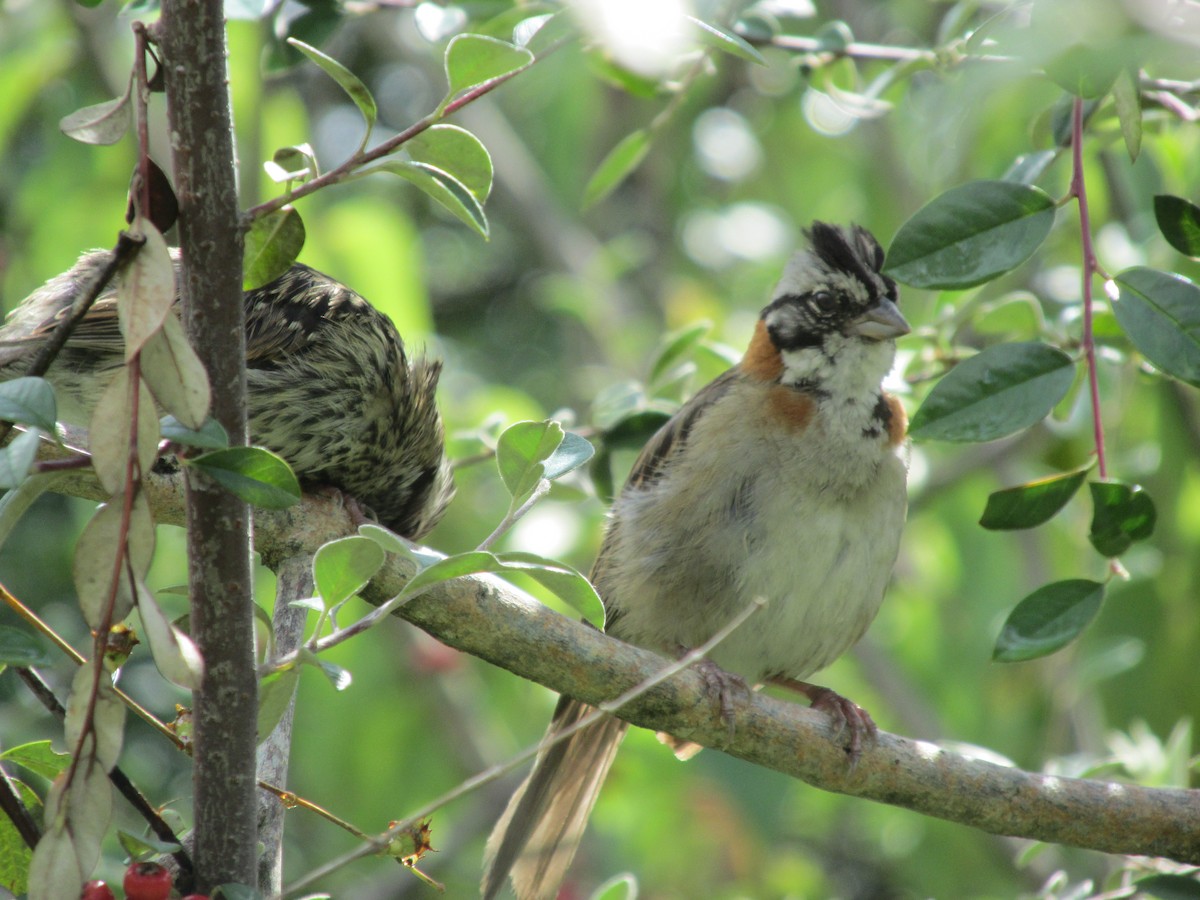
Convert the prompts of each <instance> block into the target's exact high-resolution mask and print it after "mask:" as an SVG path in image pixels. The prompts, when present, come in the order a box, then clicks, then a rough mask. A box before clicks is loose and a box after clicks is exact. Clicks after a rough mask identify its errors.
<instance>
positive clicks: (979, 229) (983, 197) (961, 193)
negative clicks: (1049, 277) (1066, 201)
mask: <svg viewBox="0 0 1200 900" xmlns="http://www.w3.org/2000/svg"><path fill="white" fill-rule="evenodd" d="M1053 223H1054V201H1053V200H1052V199H1051V198H1050V197H1049V196H1048V195H1047V194H1046V193H1045V192H1044V191H1042V190H1040V189H1038V188H1036V187H1032V186H1031V185H1027V184H1019V183H1016V182H1012V181H973V182H971V183H969V184H964V185H960V186H959V187H956V188H952V189H951V190H949V191H947V192H946V193H944V194H942V195H941V196H939V197H935V198H934V199H933V200H931V201H930V202H929V203H927V204H926V205H925V206H923V207H921V209H919V210H917V212H916V213H915V214H914V215H913V217H912V218H911V219H909V220H908V221H907V222H905V223H904V224H903V225H901V226H900V230H899V231H898V232H897V233H896V238H895V240H894V241H893V242H892V246H891V247H890V248H889V249H888V254H887V263H886V264H885V266H884V271H885V272H886V273H887V274H888V275H890V276H892V277H893V278H895V279H896V280H897V281H900V282H903V283H904V284H907V285H911V286H912V287H918V288H933V289H940V290H955V289H962V288H968V287H973V286H974V285H977V284H982V283H983V282H985V281H990V280H991V279H993V278H995V277H996V276H998V275H1002V274H1004V273H1005V272H1008V271H1010V270H1011V269H1015V268H1016V267H1017V266H1019V265H1020V264H1021V263H1023V262H1025V260H1027V259H1029V257H1030V256H1032V255H1033V252H1034V251H1035V250H1036V249H1037V248H1038V246H1039V245H1040V244H1041V243H1042V241H1043V240H1045V239H1046V235H1047V234H1049V232H1050V226H1051V225H1052V224H1053Z"/></svg>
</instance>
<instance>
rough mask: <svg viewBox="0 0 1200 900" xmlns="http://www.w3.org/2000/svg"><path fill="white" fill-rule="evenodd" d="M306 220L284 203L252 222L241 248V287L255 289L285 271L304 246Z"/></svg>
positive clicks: (247, 289)
mask: <svg viewBox="0 0 1200 900" xmlns="http://www.w3.org/2000/svg"><path fill="white" fill-rule="evenodd" d="M305 236H306V235H305V230H304V220H303V219H301V218H300V213H298V212H296V210H295V208H294V207H291V206H285V207H283V209H277V210H275V211H274V212H270V213H267V214H266V215H265V216H260V217H259V218H257V219H255V220H254V221H253V222H251V223H250V230H249V231H247V232H246V244H245V247H244V248H243V250H242V290H244V291H252V290H254V289H255V288H260V287H262V286H263V285H266V284H270V283H271V282H272V281H274V280H275V279H276V278H278V277H279V276H281V275H283V273H285V272H286V271H287V270H288V269H290V268H291V267H292V264H293V263H294V262H295V261H296V257H298V256H299V255H300V251H301V250H302V249H304V239H305Z"/></svg>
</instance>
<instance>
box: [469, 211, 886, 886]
mask: <svg viewBox="0 0 1200 900" xmlns="http://www.w3.org/2000/svg"><path fill="white" fill-rule="evenodd" d="M807 237H808V241H809V246H808V248H806V249H804V250H801V251H800V252H799V253H797V254H796V255H795V256H794V257H793V258H792V259H791V261H790V262H789V263H788V265H787V267H786V269H785V270H784V273H783V277H782V279H781V280H780V282H779V285H778V286H777V287H776V289H775V293H774V297H773V299H772V301H771V303H770V304H769V305H768V306H767V307H766V308H765V309H764V310H763V311H762V315H761V317H760V319H759V321H758V324H757V326H756V329H755V332H754V336H753V338H752V339H751V341H750V346H749V349H748V350H747V351H746V354H745V356H744V357H743V359H742V361H741V362H740V363H739V364H738V365H737V366H735V367H734V368H732V369H730V370H729V371H727V372H726V373H725V374H723V375H721V376H720V377H718V378H717V379H716V380H714V381H713V382H711V383H710V384H709V385H708V386H706V387H705V388H703V389H702V390H701V391H700V392H699V393H697V394H696V395H695V396H694V397H693V398H692V399H691V400H690V401H689V402H688V403H686V404H685V405H684V406H683V408H682V409H680V410H679V412H678V413H676V414H675V415H674V416H673V417H672V418H671V419H670V421H668V422H667V423H666V424H665V425H664V426H663V427H662V428H661V429H660V430H659V432H658V433H657V434H655V435H654V437H653V438H651V440H650V442H649V443H648V444H647V445H646V448H645V449H644V450H643V451H642V454H641V456H640V457H639V458H638V460H637V462H636V463H635V464H634V467H633V472H632V474H631V475H630V477H629V480H628V482H627V484H626V485H625V488H624V490H623V491H622V492H621V495H620V496H619V497H618V498H617V500H616V502H615V504H614V506H613V510H612V518H611V522H610V525H609V528H608V532H607V536H606V537H605V540H604V543H603V545H602V547H601V549H600V553H599V555H598V557H597V560H596V564H595V567H594V568H593V570H592V580H593V582H594V584H595V586H596V589H597V591H598V592H599V594H600V596H601V598H602V599H603V601H604V606H605V611H606V619H607V621H606V624H605V630H606V632H607V633H609V634H611V635H613V636H615V637H617V638H620V639H621V640H624V641H628V642H629V643H631V644H636V645H638V646H640V647H645V648H648V649H651V650H655V651H658V652H660V653H664V654H667V655H670V656H676V655H678V654H679V652H680V651H681V650H682V649H686V648H693V647H697V646H700V645H701V644H703V643H704V642H706V641H708V640H709V639H710V638H711V637H712V636H713V635H714V634H715V633H716V632H717V631H718V630H719V629H721V628H722V627H723V626H725V625H726V624H727V623H729V622H730V621H732V620H733V619H734V618H735V617H736V616H737V615H738V614H739V613H740V612H741V611H742V610H743V609H744V608H745V607H746V606H747V605H748V604H750V603H752V602H754V601H755V600H756V598H762V599H764V600H765V601H766V607H765V608H764V609H762V610H760V611H759V612H757V613H755V614H754V615H752V616H750V618H749V619H747V620H746V621H745V622H744V623H743V624H742V625H741V626H740V627H739V628H737V629H736V630H735V631H733V632H732V633H731V634H730V635H729V636H728V637H726V638H725V640H724V641H722V642H721V643H720V644H718V645H717V646H716V648H715V649H714V650H713V651H712V652H711V654H710V657H709V658H710V659H711V661H712V662H713V663H715V664H716V665H718V666H720V667H721V669H723V670H725V672H728V673H732V674H733V675H735V676H740V677H741V678H743V679H744V680H745V682H747V683H750V684H759V683H763V682H776V683H782V684H786V685H788V686H790V687H793V688H796V689H799V690H801V691H802V692H804V693H805V694H807V695H808V696H809V698H810V699H811V700H812V702H813V705H814V706H816V707H818V708H822V709H825V710H827V711H828V712H829V713H830V714H831V715H832V716H834V718H835V719H836V721H837V723H838V725H839V727H846V728H848V729H849V732H850V750H851V752H852V754H853V753H857V748H858V742H859V740H860V737H861V735H862V734H863V733H870V732H873V731H874V723H873V722H871V719H870V717H869V716H868V715H867V714H866V713H865V712H864V711H863V710H861V709H860V708H859V707H857V706H855V705H854V704H853V703H851V702H850V701H848V700H845V699H844V698H842V697H840V696H838V695H837V694H834V693H833V692H832V691H830V690H828V689H827V688H821V687H817V686H815V685H810V684H807V683H805V682H803V681H802V680H801V679H804V678H807V677H808V676H809V675H811V674H812V673H813V672H816V671H818V670H819V669H822V668H824V667H825V666H827V665H829V664H830V663H831V662H833V660H835V659H836V658H837V657H838V656H839V655H841V654H842V653H843V652H845V651H846V650H847V649H848V648H849V647H850V646H851V645H852V644H853V643H854V642H855V641H857V640H858V639H859V637H861V636H862V634H863V632H864V631H865V630H866V629H867V626H868V625H869V624H870V623H871V620H872V619H874V617H875V614H876V612H877V611H878V609H879V605H880V602H881V601H882V599H883V592H884V588H885V587H886V585H887V582H888V579H889V577H890V574H891V570H892V565H893V564H894V562H895V560H896V554H897V551H898V547H899V543H900V532H901V530H902V528H903V525H904V517H905V511H906V507H907V493H906V485H905V481H906V464H905V458H904V436H905V427H906V417H905V413H904V409H903V407H902V406H901V405H900V402H899V401H898V400H897V399H896V398H895V397H892V396H890V395H888V394H887V393H885V392H884V391H883V390H882V387H881V384H882V382H883V379H884V376H885V375H887V373H888V371H889V370H890V369H891V367H892V363H893V359H894V356H895V343H894V340H895V338H897V337H899V336H900V335H903V334H906V333H907V332H908V331H909V326H908V323H907V322H906V321H905V319H904V317H903V316H902V315H901V313H900V310H899V309H898V308H897V306H896V284H895V282H894V281H892V280H891V279H890V278H888V277H887V276H885V275H883V274H882V273H881V268H882V265H883V259H884V253H883V249H882V248H881V247H880V245H879V243H878V242H877V241H876V240H875V238H874V237H872V236H871V234H870V233H869V232H867V231H866V230H865V229H863V228H859V227H857V226H854V227H850V228H841V227H836V226H832V225H827V224H824V223H821V222H815V223H813V225H812V227H811V228H810V229H809V230H808V232H807ZM590 711H591V708H590V707H588V706H587V705H585V704H583V703H580V702H579V701H577V700H573V699H571V698H569V697H565V696H564V697H562V698H561V699H560V701H559V704H558V707H557V709H556V711H555V713H554V718H553V720H552V721H551V724H550V734H553V733H555V732H557V731H561V730H562V729H564V728H566V727H567V726H569V725H571V724H573V723H575V722H577V721H578V720H579V719H580V718H582V717H583V716H584V715H586V714H588V713H589V712H590ZM626 728H627V726H626V724H625V723H624V722H621V721H620V720H619V719H615V718H612V717H604V718H601V719H600V720H599V721H598V722H597V723H596V724H594V725H591V726H589V727H587V728H585V729H583V730H581V731H579V732H577V733H576V734H574V735H572V736H571V737H569V738H567V739H565V740H563V741H561V742H559V743H557V744H555V745H553V746H550V747H548V748H547V749H544V750H543V751H542V752H541V753H540V754H539V756H538V759H537V761H536V762H535V764H534V769H533V772H532V773H531V774H530V776H529V778H528V779H526V781H525V783H524V784H523V785H522V786H521V787H520V788H519V789H518V790H517V792H516V793H515V794H514V795H513V798H512V799H511V800H510V801H509V805H508V808H507V809H506V810H505V813H504V815H503V817H502V818H501V820H500V822H499V823H498V824H497V825H496V828H495V830H494V831H493V833H492V836H491V839H490V840H489V841H488V854H487V856H488V859H487V863H486V869H487V871H486V873H485V875H484V880H483V886H482V892H483V896H484V897H485V898H491V897H494V896H495V895H496V894H497V893H498V892H499V891H500V889H501V887H502V886H503V882H504V879H505V876H506V875H507V874H509V873H510V872H511V874H512V879H513V886H514V888H515V890H516V894H517V896H518V897H519V898H521V900H552V898H553V897H554V896H555V895H556V893H557V890H558V885H559V884H560V883H561V881H562V879H563V876H564V875H565V873H566V870H567V868H568V866H569V865H570V862H571V858H572V857H573V856H574V853H575V849H576V847H577V846H578V843H579V839H580V837H581V835H582V833H583V829H584V826H585V825H586V823H587V818H588V815H589V813H590V811H591V808H592V806H593V804H594V803H595V800H596V796H597V794H598V793H599V790H600V786H601V784H602V782H603V780H604V777H605V775H606V774H607V771H608V768H609V766H610V765H611V763H612V760H613V758H614V757H615V755H616V750H617V746H618V744H619V743H620V741H621V738H622V736H623V735H624V733H625V730H626Z"/></svg>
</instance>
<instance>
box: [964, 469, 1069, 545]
mask: <svg viewBox="0 0 1200 900" xmlns="http://www.w3.org/2000/svg"><path fill="white" fill-rule="evenodd" d="M1086 477H1087V472H1086V470H1085V471H1080V472H1068V473H1067V474H1065V475H1055V476H1054V477H1052V478H1043V479H1041V480H1039V481H1032V482H1030V483H1029V484H1022V485H1020V486H1018V487H1011V488H1006V489H1005V490H1002V491H995V492H993V493H992V494H991V495H989V496H988V499H987V507H986V508H985V509H984V511H983V517H982V518H981V519H980V520H979V524H980V525H982V526H983V527H984V528H991V529H994V530H1000V529H1011V528H1033V527H1035V526H1037V525H1041V524H1042V523H1043V522H1048V521H1049V520H1050V519H1051V518H1053V517H1054V515H1055V514H1056V513H1057V512H1058V511H1059V510H1060V509H1062V508H1063V507H1064V506H1066V505H1067V501H1069V500H1070V499H1071V498H1072V497H1074V496H1075V492H1076V491H1078V490H1079V486H1080V485H1081V484H1083V481H1084V479H1085V478H1086Z"/></svg>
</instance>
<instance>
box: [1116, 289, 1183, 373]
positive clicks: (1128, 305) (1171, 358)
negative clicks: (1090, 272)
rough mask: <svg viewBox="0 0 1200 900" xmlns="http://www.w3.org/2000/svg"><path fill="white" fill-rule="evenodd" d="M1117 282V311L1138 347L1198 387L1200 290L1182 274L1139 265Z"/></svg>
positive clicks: (1157, 363)
mask: <svg viewBox="0 0 1200 900" xmlns="http://www.w3.org/2000/svg"><path fill="white" fill-rule="evenodd" d="M1115 281H1116V283H1117V285H1118V286H1119V288H1120V297H1119V298H1118V299H1117V300H1116V302H1114V303H1113V305H1112V307H1113V311H1114V312H1115V313H1116V314H1117V321H1118V322H1120V323H1121V327H1122V328H1123V329H1124V330H1125V333H1126V334H1127V335H1129V339H1130V340H1131V341H1133V344H1134V346H1135V347H1137V348H1138V350H1140V351H1141V353H1142V355H1144V356H1145V357H1146V359H1148V360H1150V362H1152V363H1154V365H1155V366H1157V367H1158V368H1160V369H1162V370H1163V371H1164V372H1166V373H1167V374H1168V375H1172V376H1174V377H1175V378H1178V379H1179V380H1180V381H1186V382H1187V383H1188V384H1190V385H1193V386H1195V387H1200V288H1198V287H1197V286H1196V285H1195V284H1194V283H1193V282H1191V281H1188V279H1186V278H1184V277H1183V276H1182V275H1174V274H1171V273H1168V272H1159V271H1157V270H1155V269H1146V268H1141V267H1138V268H1133V269H1126V270H1125V271H1124V272H1122V273H1121V274H1119V275H1118V276H1117V277H1116V279H1115Z"/></svg>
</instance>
